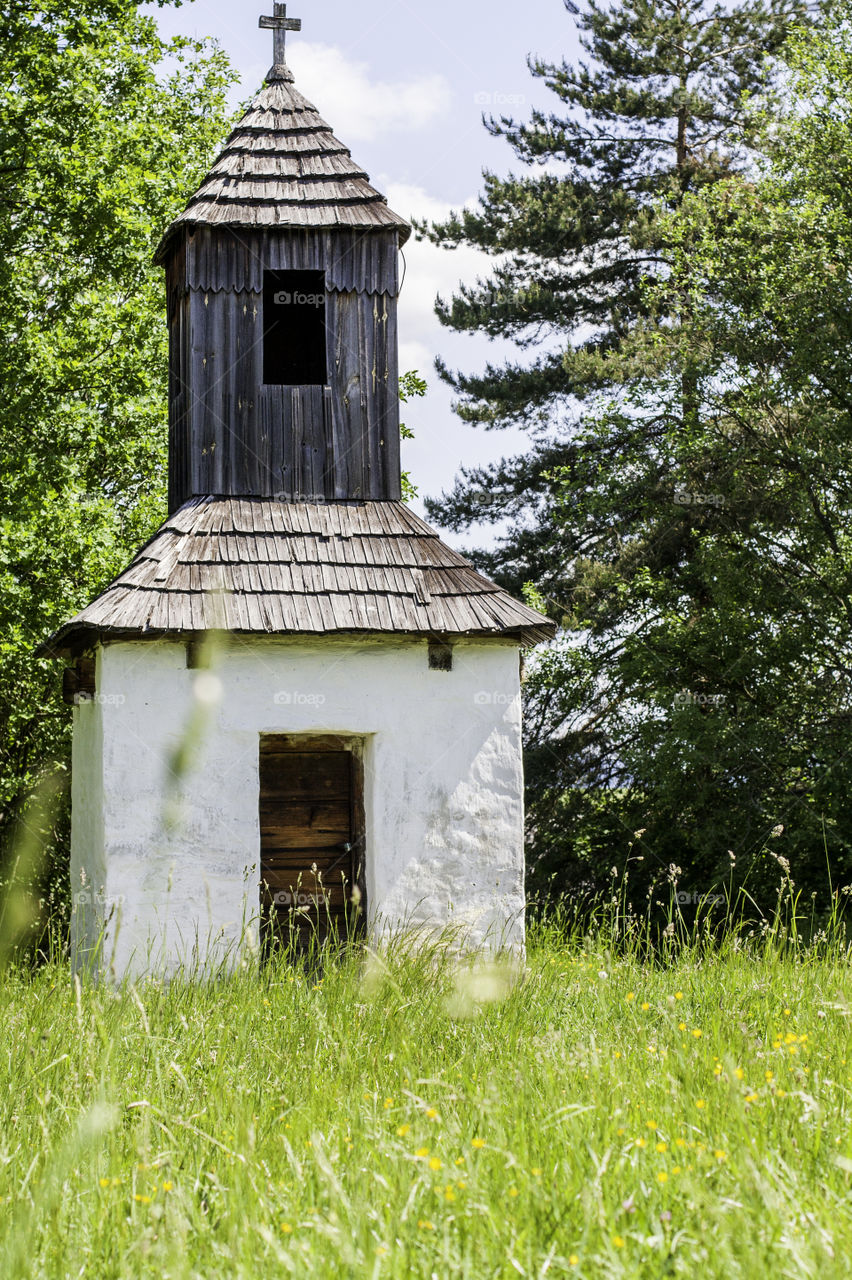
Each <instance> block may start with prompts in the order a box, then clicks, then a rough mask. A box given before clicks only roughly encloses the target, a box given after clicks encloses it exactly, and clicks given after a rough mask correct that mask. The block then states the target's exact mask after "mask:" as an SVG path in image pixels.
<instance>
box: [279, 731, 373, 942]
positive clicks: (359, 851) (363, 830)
mask: <svg viewBox="0 0 852 1280" xmlns="http://www.w3.org/2000/svg"><path fill="white" fill-rule="evenodd" d="M270 742H273V743H274V744H275V750H276V752H279V753H281V754H284V753H286V752H292V753H293V755H311V754H316V755H323V754H325V753H327V752H332V751H333V752H340V751H345V752H347V753H348V755H349V757H350V764H349V767H350V770H351V773H350V778H351V786H350V788H349V806H350V807H349V822H350V830H351V832H352V846H353V858H352V861H353V866H354V868H355V876H354V884H355V885H356V886H357V888H358V891H359V893H360V895H361V900H360V902H359V904H358V917H357V921H356V924H355V928H354V929H353V931H352V933H351V935H350V938H352V939H355V938H359V937H362V936H366V932H367V818H366V808H365V805H364V759H365V755H366V739H365V738H362V737H359V736H358V735H357V734H335V733H275V732H269V733H265V732H264V733H261V734H260V735H259V738H258V748H257V756H258V768H259V766H260V755H261V750H262V747H263V746H264V745H267V744H268V743H270ZM259 800H260V775H259V774H258V803H259ZM258 869H259V871H260V894H261V908H262V899H263V841H262V840H261V842H260V856H259V858H258Z"/></svg>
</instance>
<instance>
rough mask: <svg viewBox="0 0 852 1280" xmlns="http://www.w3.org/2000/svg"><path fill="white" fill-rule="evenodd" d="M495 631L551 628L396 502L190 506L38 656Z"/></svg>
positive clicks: (198, 501)
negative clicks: (153, 644) (177, 638)
mask: <svg viewBox="0 0 852 1280" xmlns="http://www.w3.org/2000/svg"><path fill="white" fill-rule="evenodd" d="M223 625H224V626H225V627H227V628H228V629H229V630H232V631H234V632H238V633H241V634H247V635H259V634H267V635H269V634H278V635H286V634H291V635H328V634H334V633H339V632H369V633H373V634H378V635H388V634H409V635H425V636H434V635H445V636H492V637H506V638H514V639H517V640H518V641H519V642H520V643H523V644H528V643H535V642H537V641H540V640H547V639H550V638H552V636H553V635H554V633H555V630H556V628H555V625H554V624H553V623H552V622H551V621H550V620H549V619H548V618H545V617H543V616H542V615H541V614H539V613H536V612H535V611H534V610H533V609H530V608H528V607H527V606H526V605H525V604H521V603H520V602H519V601H518V600H515V599H513V597H512V596H510V595H509V594H508V593H507V592H505V591H503V590H502V589H501V588H500V587H498V586H496V585H495V584H494V583H493V582H490V581H489V580H488V579H487V578H485V577H483V576H482V574H480V573H478V572H477V571H476V569H474V568H473V566H472V565H471V564H469V563H468V561H466V560H465V559H463V557H462V556H460V555H458V553H457V552H455V551H452V550H451V549H450V548H449V547H447V546H446V545H445V544H444V543H443V542H442V541H441V539H440V538H439V536H438V534H437V533H436V532H435V531H434V530H433V529H431V528H430V527H429V525H427V524H426V523H425V522H424V521H423V520H421V519H420V518H419V517H418V516H416V515H415V514H414V512H412V511H409V510H408V509H407V508H406V507H405V506H403V504H402V503H400V502H339V503H334V504H323V503H307V502H276V501H274V500H271V499H266V498H193V499H192V500H191V501H189V502H187V503H186V504H185V505H184V506H183V507H181V508H180V509H179V510H178V511H176V512H175V513H174V515H172V516H170V517H169V519H168V520H167V521H166V522H165V524H164V525H163V526H162V527H161V528H160V529H159V530H158V532H157V533H156V534H155V535H154V537H153V538H152V539H151V541H150V542H149V543H148V544H147V545H146V546H145V547H143V548H142V550H141V551H140V552H139V554H138V556H137V557H136V559H135V560H134V561H133V563H132V564H131V565H130V567H129V568H128V569H127V570H126V571H125V572H124V573H122V574H120V575H119V577H118V578H116V580H115V581H114V582H113V583H111V584H110V586H108V587H107V589H106V590H105V591H104V592H103V593H102V594H101V595H100V596H99V597H98V598H97V599H96V600H95V601H94V602H93V603H92V604H90V605H89V606H88V608H86V609H84V610H83V611H82V613H79V614H78V615H77V616H76V617H75V618H73V619H72V620H71V621H70V622H68V623H67V624H66V625H65V626H64V627H62V628H61V629H60V630H59V631H58V632H57V633H56V635H54V636H53V637H52V638H51V639H50V640H49V641H48V642H47V643H46V644H45V645H44V646H43V649H42V652H44V653H50V654H54V655H57V656H58V655H60V654H63V655H64V654H70V653H73V652H77V651H80V650H82V649H85V648H88V647H90V646H91V645H92V644H93V643H94V642H95V641H96V640H97V638H99V637H101V638H103V639H109V638H111V637H112V638H116V639H117V638H119V637H125V638H133V637H136V638H145V637H148V636H155V635H160V636H165V635H175V634H177V635H181V634H187V635H189V634H192V633H194V632H199V631H204V630H215V629H219V628H220V627H222V626H223Z"/></svg>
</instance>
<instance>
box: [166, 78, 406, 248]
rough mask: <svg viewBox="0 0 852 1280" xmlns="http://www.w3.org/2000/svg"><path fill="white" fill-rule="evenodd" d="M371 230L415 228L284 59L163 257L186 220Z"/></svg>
mask: <svg viewBox="0 0 852 1280" xmlns="http://www.w3.org/2000/svg"><path fill="white" fill-rule="evenodd" d="M202 225H203V226H219V227H239V228H242V229H244V230H247V229H255V230H270V229H275V230H282V231H284V230H293V231H301V230H305V229H310V228H317V229H321V230H329V229H335V228H342V229H348V228H354V229H361V230H364V231H370V230H378V229H382V228H391V229H392V228H395V229H397V230H398V231H399V236H400V244H404V243H405V242H406V240H407V239H408V237H409V236H410V235H411V227H410V226H409V224H408V223H407V222H406V221H405V219H404V218H401V217H400V216H399V215H398V214H396V213H394V212H393V210H391V209H389V208H388V204H387V201H386V199H385V197H384V196H383V195H382V194H381V193H380V192H378V191H376V189H375V188H374V187H372V186H370V182H369V178H368V175H367V174H366V173H365V172H364V170H363V169H361V168H360V167H359V166H358V165H357V164H355V162H354V161H353V159H352V156H351V153H350V151H349V149H348V147H345V146H344V145H343V143H342V142H340V141H339V140H338V139H337V138H336V137H335V136H334V134H333V133H332V131H331V127H330V126H329V125H328V124H326V122H325V120H323V118H322V116H321V115H320V114H319V112H318V111H317V109H316V107H315V106H313V104H312V103H310V102H308V100H307V98H305V97H303V95H302V94H301V93H299V90H298V89H297V88H296V87H295V85H294V83H293V75H292V73H291V71H290V69H289V67H287V66H286V64H283V63H277V64H276V65H275V66H273V67H272V69H271V70H270V72H269V74H268V76H267V78H266V82H265V84H264V86H263V88H262V89H261V91H260V93H259V94H258V95H257V97H256V98H255V99H254V101H253V102H252V103H251V106H250V107H249V108H248V110H247V111H246V113H245V115H244V116H243V117H242V119H241V120H240V121H239V123H238V124H237V126H236V128H235V129H234V131H233V133H232V134H231V136H230V137H229V138H228V141H227V142H226V144H225V148H224V150H223V151H222V153H221V154H220V155H219V157H218V159H217V160H216V162H215V163H214V165H213V167H212V169H211V170H210V172H209V173H208V175H207V177H206V178H205V179H204V181H203V182H202V184H201V186H200V187H199V188H198V190H197V191H196V193H195V195H193V196H192V198H191V199H190V201H189V203H188V205H187V207H186V209H185V210H184V212H183V213H182V214H181V215H180V217H178V218H177V219H176V220H175V221H174V222H173V223H172V225H171V226H170V227H169V229H168V231H167V232H166V234H165V236H164V237H163V239H162V240H161V242H160V246H159V248H158V249H157V253H156V258H155V260H156V261H157V262H162V261H163V260H164V259H165V258H166V256H167V254H168V250H169V246H170V244H171V242H172V240H173V239H174V237H175V236H176V235H177V234H178V233H179V232H180V231H181V229H182V228H183V227H192V226H202Z"/></svg>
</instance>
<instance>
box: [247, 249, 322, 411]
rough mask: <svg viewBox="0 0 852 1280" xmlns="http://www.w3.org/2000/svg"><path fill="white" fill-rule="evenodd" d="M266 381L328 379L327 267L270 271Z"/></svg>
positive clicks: (266, 276)
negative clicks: (326, 346) (311, 269)
mask: <svg viewBox="0 0 852 1280" xmlns="http://www.w3.org/2000/svg"><path fill="white" fill-rule="evenodd" d="M263 381H264V382H265V383H266V384H267V385H273V386H279V387H281V386H283V387H321V386H325V384H326V382H327V381H328V369H327V364H326V353H325V273H324V272H322V271H264V273H263Z"/></svg>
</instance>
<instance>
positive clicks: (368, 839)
mask: <svg viewBox="0 0 852 1280" xmlns="http://www.w3.org/2000/svg"><path fill="white" fill-rule="evenodd" d="M300 25H301V24H300V23H299V22H298V20H294V19H291V18H288V17H287V15H286V6H285V5H283V4H276V5H275V12H274V16H273V17H271V18H262V19H261V26H263V27H268V28H271V29H272V30H273V32H274V39H275V55H274V64H273V66H272V68H271V70H270V72H269V74H268V75H267V77H266V81H265V83H264V86H263V88H262V89H261V91H260V93H259V94H258V96H257V97H256V98H255V100H254V101H253V102H252V104H251V106H250V107H249V109H248V110H247V111H246V113H245V115H244V116H243V117H242V119H241V120H240V121H239V123H238V125H237V126H236V128H235V129H234V131H233V133H232V134H231V136H230V137H229V139H228V140H227V143H226V145H225V147H224V150H223V151H222V153H221V155H220V156H219V157H218V159H217V160H216V162H215V163H214V165H213V167H212V169H211V170H210V172H209V174H208V175H207V177H206V178H205V179H204V181H203V182H202V184H201V186H200V188H199V189H198V191H197V192H196V193H195V194H194V195H193V196H192V198H191V199H190V201H189V203H188V205H187V207H186V209H185V210H184V212H183V213H182V214H181V215H180V216H179V217H178V218H177V219H176V221H175V222H174V223H173V224H172V226H171V227H169V228H168V230H167V231H166V234H165V236H164V237H163V240H162V242H161V244H160V247H159V249H158V251H157V261H158V262H159V263H160V264H161V265H162V266H163V268H164V269H165V272H166V279H167V284H168V324H169V335H170V346H169V352H170V354H169V360H170V383H169V515H168V518H167V519H166V520H165V522H164V523H163V525H162V526H161V527H160V528H159V530H158V531H157V532H156V533H155V534H154V536H153V538H152V539H151V540H150V542H148V544H147V545H146V546H145V547H143V548H142V550H141V551H140V552H139V554H138V555H137V557H136V559H135V560H134V561H133V563H132V564H131V565H130V566H129V568H128V569H127V570H126V571H125V572H124V573H122V574H121V575H120V576H119V577H118V578H117V579H116V580H115V581H114V582H112V583H111V584H110V585H109V586H108V587H107V588H106V590H105V591H104V592H103V593H102V594H101V595H100V596H99V597H98V598H97V599H96V600H95V601H94V602H93V603H92V604H90V605H89V606H88V607H87V608H86V609H84V610H83V611H82V612H81V613H80V614H78V615H77V616H76V617H75V618H73V619H72V620H71V621H70V622H68V623H67V624H66V625H65V626H63V627H62V628H61V630H60V631H59V632H58V633H57V634H56V635H55V636H54V637H52V639H51V640H50V641H49V642H48V645H47V646H46V647H45V648H46V651H47V652H50V653H53V654H55V655H57V656H63V657H65V658H66V659H70V660H71V663H72V666H71V667H70V668H69V670H68V671H67V672H66V688H67V690H68V693H69V696H71V697H73V700H74V702H75V703H76V705H75V709H74V713H73V714H74V747H73V782H72V867H71V878H72V885H71V889H72V901H73V903H74V907H73V916H72V944H73V949H74V956H75V963H76V964H77V965H78V966H84V965H91V966H96V967H98V968H101V969H106V970H109V971H112V972H114V973H116V974H117V975H118V976H121V975H122V974H124V973H132V974H139V973H158V972H169V971H173V970H175V969H177V968H178V967H180V966H199V965H201V966H206V965H208V964H209V963H211V962H212V963H217V962H219V961H220V960H226V961H227V958H228V957H229V956H236V955H238V954H239V952H240V949H241V948H242V947H244V946H246V945H248V944H249V942H250V941H251V939H252V938H253V937H254V938H256V937H257V936H258V933H259V932H261V933H262V934H263V936H264V937H266V938H270V937H275V936H284V937H286V938H290V939H295V941H296V943H297V944H298V945H302V944H304V943H306V942H307V941H308V940H309V939H311V938H314V939H316V940H317V941H318V942H323V941H324V940H326V939H327V938H329V937H331V936H333V937H345V936H346V935H347V934H351V933H352V931H353V930H358V931H364V932H366V934H367V936H369V937H370V938H372V939H373V940H375V941H379V940H380V939H381V938H383V937H387V936H388V935H390V934H399V933H403V932H404V933H406V934H409V935H411V936H421V935H422V936H427V937H430V938H431V937H434V936H435V935H436V934H437V933H439V932H441V931H445V930H451V931H452V935H453V937H454V938H455V939H456V940H457V941H458V942H459V944H460V945H464V946H469V947H483V946H484V947H488V948H490V949H492V950H498V949H501V948H510V949H514V950H517V949H518V948H520V947H522V945H523V937H524V864H523V769H522V754H521V703H520V672H519V667H520V663H519V656H520V651H521V650H522V648H523V647H525V646H528V645H530V644H533V643H535V642H537V641H539V640H542V639H547V638H549V637H550V636H552V634H553V630H554V628H553V626H552V624H551V623H550V622H549V621H548V620H547V619H546V618H544V617H542V616H541V615H540V614H538V613H536V612H534V611H533V610H532V609H530V608H528V607H527V606H526V605H524V604H521V603H520V602H518V601H516V600H514V599H512V598H511V597H510V596H509V595H507V594H506V593H505V592H504V591H502V590H501V589H500V588H498V587H497V586H495V585H494V584H493V583H491V582H489V581H488V580H487V579H485V578H483V577H482V576H481V575H480V574H479V573H478V572H476V570H474V569H473V567H472V566H471V565H470V564H469V563H468V562H467V561H465V560H464V559H463V558H462V557H461V556H460V555H458V554H457V553H456V552H454V551H452V550H451V549H450V548H449V547H447V546H445V544H444V543H443V542H442V541H441V539H440V538H439V537H438V535H437V534H436V533H435V532H434V531H433V530H432V529H431V528H430V527H429V526H428V525H427V524H425V523H424V522H423V520H421V519H420V518H419V517H418V516H417V515H415V514H414V513H413V512H412V511H410V510H408V508H407V507H406V506H404V505H403V503H402V501H401V478H400V434H399V395H398V378H399V370H398V364H397V346H398V339H397V301H398V295H399V288H400V279H399V250H400V247H401V245H402V244H404V242H405V240H406V239H407V238H408V236H409V233H410V229H409V227H408V225H407V224H406V222H405V221H404V219H402V218H401V217H399V216H398V215H397V214H395V213H394V212H392V210H391V209H389V208H388V205H387V202H386V201H385V199H384V198H383V197H382V196H381V195H380V194H379V193H378V192H377V191H376V190H375V189H374V188H373V187H372V186H371V185H370V183H369V179H368V177H367V174H365V173H364V171H363V170H362V169H360V168H359V167H358V165H357V164H356V163H355V162H354V161H353V159H352V157H351V155H350V153H349V151H348V149H347V148H346V147H345V146H344V145H343V144H342V143H341V142H339V141H338V140H337V138H336V137H335V135H334V134H333V133H332V131H331V129H330V127H329V126H328V125H327V124H326V123H325V121H324V120H323V119H322V118H321V117H320V115H319V114H318V112H317V110H316V109H315V108H314V107H313V106H312V105H311V103H309V102H308V101H307V100H306V99H305V98H304V97H303V96H302V95H301V94H300V93H299V92H298V90H297V89H296V87H295V85H294V83H293V77H292V75H291V73H290V71H289V69H288V67H287V64H286V61H285V53H284V40H285V35H286V32H287V31H296V30H298V29H299V27H300Z"/></svg>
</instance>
